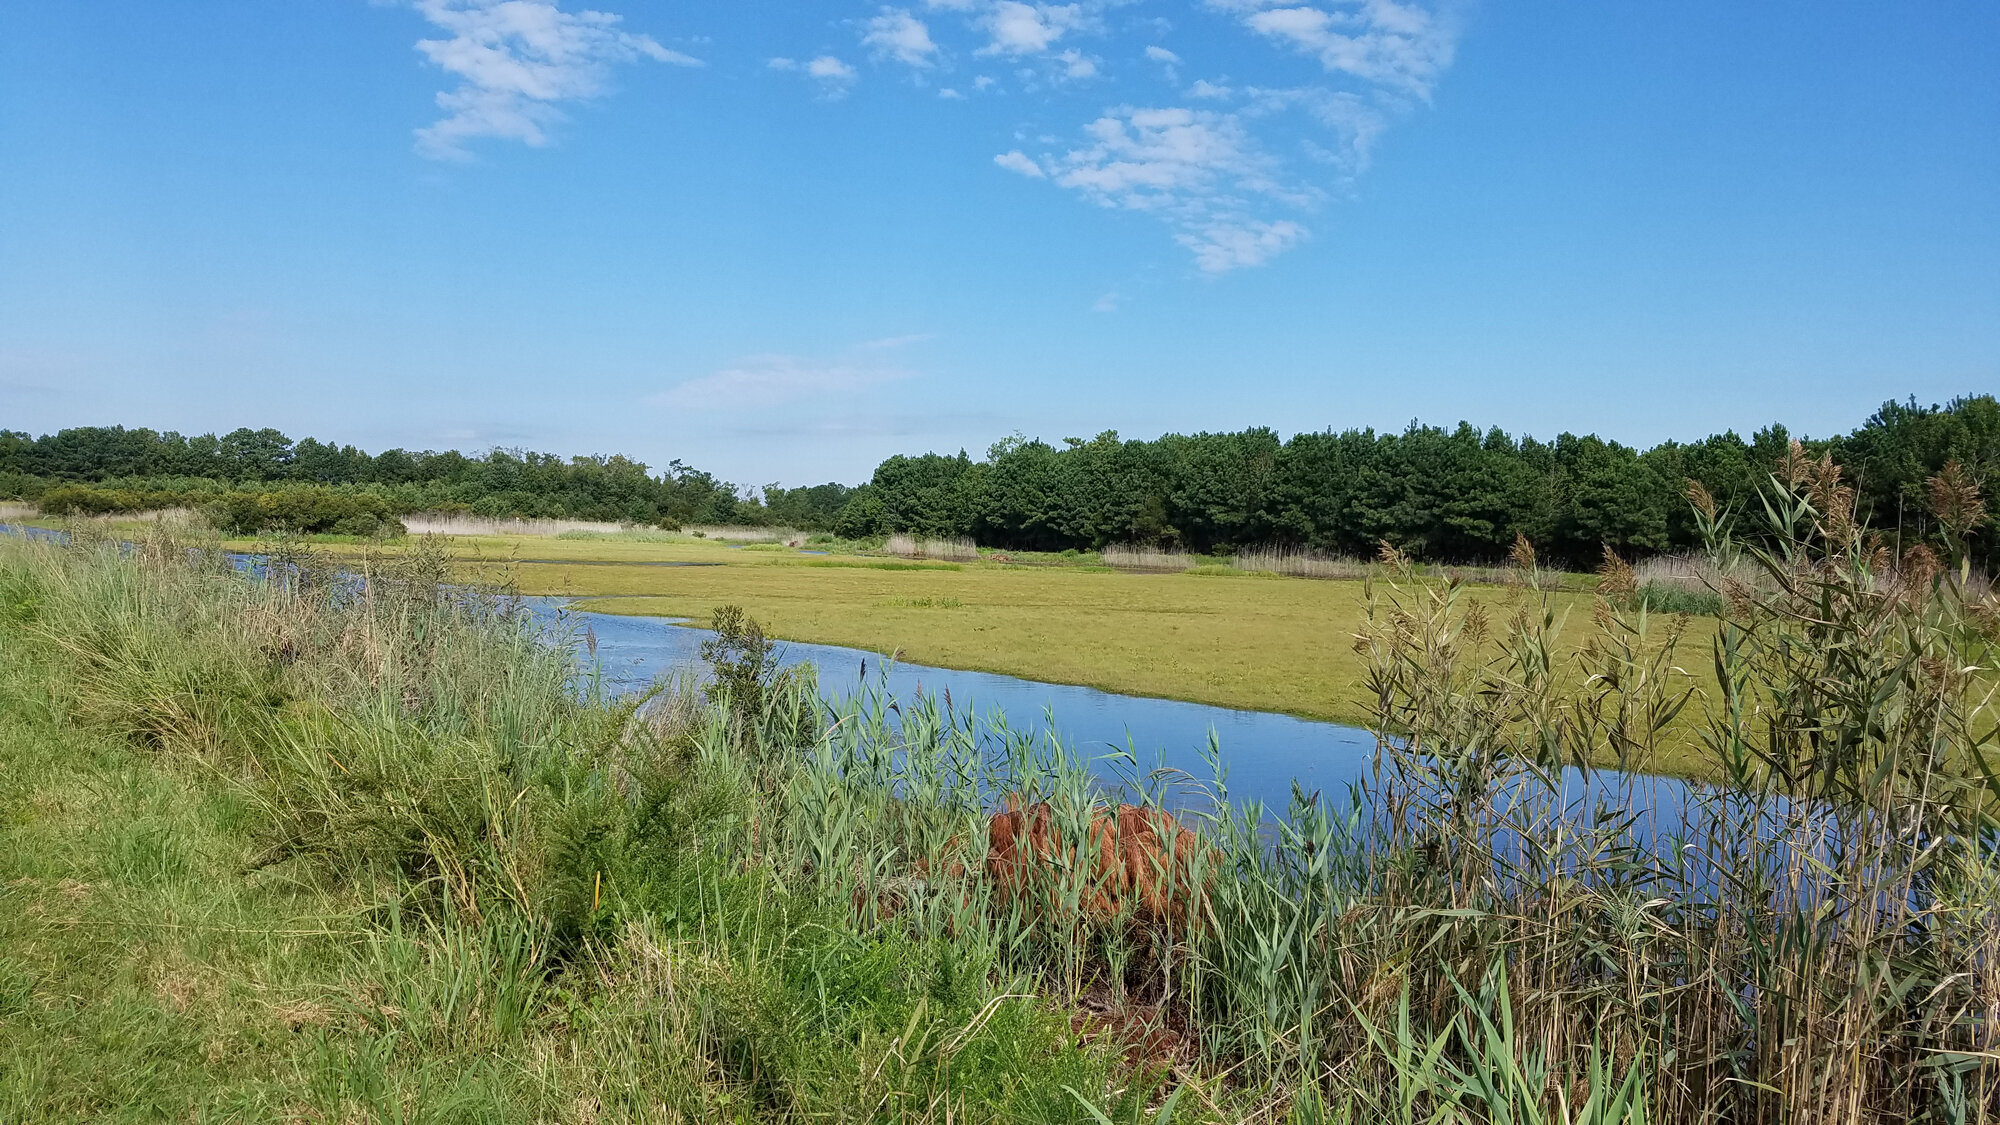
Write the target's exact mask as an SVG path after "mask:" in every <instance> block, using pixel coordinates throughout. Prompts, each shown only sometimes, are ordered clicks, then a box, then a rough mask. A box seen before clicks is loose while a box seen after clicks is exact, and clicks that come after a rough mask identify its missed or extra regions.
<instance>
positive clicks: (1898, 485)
mask: <svg viewBox="0 0 2000 1125" xmlns="http://www.w3.org/2000/svg"><path fill="white" fill-rule="evenodd" d="M1789 443H1790V435H1789V434H1788V433H1787V431H1786V430H1785V428H1784V427H1782V426H1777V425H1774V426H1771V427H1769V428H1767V429H1763V430H1759V431H1758V432H1757V433H1755V434H1753V435H1752V436H1751V437H1750V438H1748V439H1745V438H1742V437H1739V436H1738V435H1737V434H1735V433H1733V432H1731V433H1723V434H1718V435H1715V436H1713V437H1710V438H1707V439H1704V440H1702V441H1699V442H1694V443H1687V444H1684V443H1679V442H1667V443H1664V444H1662V445H1659V446H1656V447H1654V448H1652V449H1649V450H1644V451H1641V450H1637V449H1633V448H1630V447H1627V446H1624V445H1620V444H1619V443H1617V442H1611V441H1606V440H1603V439H1601V438H1598V437H1595V436H1590V435H1586V436H1582V437H1578V436H1576V435H1573V434H1561V435H1558V436H1557V437H1556V438H1555V439H1554V440H1552V441H1538V440H1536V439H1534V438H1529V437H1521V438H1518V439H1517V438H1514V437H1511V436H1509V435H1507V434H1505V433H1502V432H1501V431H1499V430H1489V431H1485V432H1482V431H1480V430H1477V429H1475V428H1474V427H1472V426H1470V425H1467V424H1463V423H1462V424H1460V425H1459V426H1458V427H1457V428H1455V429H1445V428H1439V427H1431V426H1419V425H1416V424H1414V423H1413V424H1412V425H1411V426H1410V428H1409V429H1407V430H1405V431H1403V432H1401V433H1377V432H1375V431H1373V430H1348V431H1344V432H1340V433H1335V432H1333V431H1330V430H1329V431H1325V432H1317V433H1301V434H1297V435H1294V436H1293V437H1291V438H1289V439H1286V440H1280V439H1279V437H1278V436H1277V435H1276V434H1275V433H1273V432H1272V431H1270V430H1268V429H1252V430H1245V431H1242V432H1240V433H1222V434H1211V433H1202V434H1193V435H1183V434H1168V435H1165V436H1163V437H1160V438H1158V439H1156V440H1153V441H1133V440H1124V439H1121V438H1119V436H1118V435H1117V434H1116V433H1115V432H1109V431H1107V432H1106V433H1103V434H1099V435H1098V436H1097V437H1095V438H1093V439H1091V440H1089V441H1070V442H1066V443H1065V447H1064V448H1060V449H1058V448H1055V447H1052V446H1050V445H1048V444H1046V443H1043V442H1040V441H1030V440H1027V439H1025V438H1021V437H1018V436H1017V437H1014V438H1009V439H1007V440H1005V441H1001V442H996V443H995V444H994V445H993V446H992V448H991V449H989V450H988V452H987V456H986V458H985V459H984V460H980V461H974V460H972V459H970V458H969V457H967V456H966V455H965V454H964V453H962V452H961V453H959V454H958V455H956V456H944V455H940V454H925V455H923V456H919V457H910V456H900V455H899V456H895V457H891V458H889V459H888V460H886V461H884V462H883V463H882V464H881V465H880V466H879V467H878V468H877V469H876V471H875V475H874V478H873V480H872V481H871V482H870V483H869V484H868V485H867V486H865V487H864V488H862V489H860V490H858V491H857V492H856V493H855V495H854V497H853V498H852V499H851V500H850V501H849V502H848V506H847V508H845V509H843V510H842V512H841V514H840V516H839V517H838V519H837V520H836V526H838V527H841V528H842V529H843V530H842V534H844V535H862V534H886V533H890V532H908V533H912V534H916V535H921V536H933V537H940V538H949V537H952V536H967V537H970V538H972V539H974V540H976V541H978V542H980V543H982V544H986V545H989V546H996V547H1003V548H1007V549H1010V550H1046V551H1059V550H1066V549H1084V550H1089V549H1095V548H1101V547H1104V546H1107V545H1110V544H1120V543H1136V544H1145V545H1155V546H1179V547H1183V548H1186V549H1190V550H1194V551H1199V552H1214V553H1222V554H1228V553H1232V552H1234V551H1237V550H1240V549H1243V548H1250V547H1259V546H1264V545H1270V544H1288V545H1292V546H1295V547H1299V548H1304V549H1307V550H1311V551H1316V552H1321V553H1325V554H1331V555H1345V556H1353V557H1371V556H1373V555H1374V554H1375V552H1376V549H1377V547H1378V546H1379V544H1380V543H1382V542H1383V541H1385V540H1386V541H1387V542H1390V543H1392V544H1394V545H1395V546H1396V547H1397V548H1398V549H1400V550H1402V551H1403V552H1404V553H1405V554H1408V555H1410V556H1412V557H1415V558H1420V559H1428V560H1432V561H1443V562H1466V563H1471V562H1494V561H1498V560H1500V559H1503V558H1505V557H1506V556H1507V555H1508V554H1509V552H1510V550H1511V548H1512V547H1513V544H1514V542H1515V539H1516V537H1517V536H1523V537H1525V538H1526V539H1528V540H1530V541H1531V542H1532V543H1533V545H1534V548H1535V549H1536V550H1537V551H1538V552H1539V553H1540V554H1541V556H1542V558H1543V559H1544V561H1545V562H1549V563H1553V564H1557V565H1561V566H1567V567H1570V568H1573V569H1585V570H1587V569H1589V568H1591V567H1593V566H1595V565H1596V561H1597V559H1598V555H1599V552H1600V551H1601V550H1602V549H1603V548H1604V547H1606V546H1609V547H1611V548H1612V549H1613V550H1615V551H1617V552H1619V553H1620V554H1621V555H1623V556H1625V557H1628V558H1634V557H1640V556H1645V555H1651V554H1656V553H1659V552H1663V551H1668V550H1686V549H1691V548H1695V547H1698V546H1699V545H1700V532H1699V528H1698V527H1697V525H1696V522H1695V520H1694V519H1693V516H1692V515H1691V513H1690V510H1689V508H1688V505H1687V504H1686V503H1684V502H1683V500H1682V497H1683V495H1684V492H1685V489H1686V486H1687V484H1688V482H1690V481H1695V482H1699V483H1701V484H1702V485H1703V486H1704V487H1705V488H1706V489H1707V490H1708V492H1709V493H1710V494H1711V495H1712V496H1714V497H1715V498H1716V499H1717V500H1718V501H1719V502H1720V503H1721V504H1722V505H1723V506H1724V507H1725V508H1735V509H1743V508H1745V507H1748V506H1750V505H1753V504H1755V503H1756V497H1757V488H1758V485H1759V483H1760V482H1761V481H1764V480H1766V479H1767V478H1768V476H1769V474H1771V473H1772V472H1773V471H1775V470H1776V469H1777V468H1778V467H1779V465H1780V463H1781V462H1782V461H1783V460H1784V458H1785V457H1786V455H1787V450H1788V448H1789ZM1813 449H1814V451H1815V452H1817V451H1819V450H1821V449H1827V450H1831V451H1832V452H1833V453H1834V455H1835V457H1836V460H1837V461H1838V462H1839V463H1841V464H1843V465H1845V466H1847V467H1848V469H1849V474H1850V476H1852V477H1856V478H1858V479H1860V480H1861V481H1863V482H1864V488H1863V497H1862V501H1863V502H1862V513H1861V514H1862V517H1863V519H1864V520H1865V521H1867V522H1869V523H1870V525H1871V526H1874V527H1877V528H1879V529H1882V530H1884V531H1885V532H1900V533H1902V534H1903V535H1904V536H1905V538H1906V539H1915V540H1927V541H1935V539H1936V535H1937V525H1936V523H1935V521H1934V520H1932V519H1931V518H1930V517H1929V516H1928V514H1927V511H1928V509H1927V506H1926V504H1925V502H1924V500H1925V498H1924V497H1923V495H1922V493H1923V490H1924V488H1925V485H1924V481H1925V480H1926V479H1927V478H1928V477H1930V476H1932V475H1934V474H1936V473H1937V472H1939V471H1940V470H1941V469H1942V467H1943V466H1944V465H1945V464H1946V463H1947V462H1948V461H1950V460H1953V459H1956V460H1958V461H1960V462H1961V463H1962V464H1963V465H1964V466H1965V467H1966V470H1967V472H1968V473H1969V474H1970V475H1971V477H1972V478H1973V479H1975V480H1987V479H1992V478H1994V477H1996V476H2000V406H1996V404H1995V402H1994V399H1993V398H1992V396H1990V395H1979V396H1974V397H1967V398H1961V399H1956V400H1954V401H1952V402H1951V403H1949V404H1947V405H1945V406H1942V407H1931V408H1928V409H1924V408H1918V407H1916V406H1915V405H1914V404H1911V405H1908V406H1897V405H1896V404H1893V403H1891V404H1888V405H1886V406H1884V407H1883V409H1882V411H1881V412H1879V413H1878V414H1877V415H1876V416H1875V417H1873V418H1871V419H1870V420H1869V421H1868V422H1867V423H1866V424H1865V425H1864V426H1862V427H1861V428H1860V429H1859V430H1857V431H1855V432H1854V433H1853V434H1851V435H1848V436H1847V437H1844V438H1838V439H1835V440H1833V441H1831V442H1825V443H1816V444H1815V445H1814V447H1813ZM1987 526H1988V527H1989V528H1990V527H1991V526H1992V524H1991V521H1990V520H1989V521H1988V525H1987ZM1991 539H1992V537H1991V536H1990V535H1989V536H1988V537H1987V539H1986V540H1985V542H1987V543H1990V542H1991ZM1906 545H1907V544H1906Z"/></svg>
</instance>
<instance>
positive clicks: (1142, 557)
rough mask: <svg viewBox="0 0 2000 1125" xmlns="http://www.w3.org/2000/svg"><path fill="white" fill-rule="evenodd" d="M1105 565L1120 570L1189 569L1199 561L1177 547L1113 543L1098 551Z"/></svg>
mask: <svg viewBox="0 0 2000 1125" xmlns="http://www.w3.org/2000/svg"><path fill="white" fill-rule="evenodd" d="M1098 555H1099V558H1100V559H1101V560H1102V561H1103V563H1104V565H1105V566H1113V567H1117V568H1119V569H1120V570H1164V571H1180V570H1191V569H1193V568H1194V567H1195V565H1196V564H1197V563H1198V562H1199V561H1200V560H1198V559H1196V558H1195V557H1194V556H1193V555H1190V554H1188V553H1187V552H1186V551H1183V550H1181V549H1179V548H1177V547H1149V546H1146V545H1144V544H1136V543H1113V544H1110V545H1108V546H1106V547H1105V548H1104V549H1103V550H1102V551H1100V552H1099V553H1098Z"/></svg>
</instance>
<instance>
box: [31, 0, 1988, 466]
mask: <svg viewBox="0 0 2000 1125" xmlns="http://www.w3.org/2000/svg"><path fill="white" fill-rule="evenodd" d="M600 2H601V4H602V5H603V6H602V8H601V10H593V9H591V8H588V7H586V6H584V5H583V4H580V3H572V2H570V0H561V2H555V3H552V2H548V0H507V2H492V0H415V2H407V3H381V2H376V3H371V2H368V0H283V2H272V0H240V2H199V0H190V2H187V3H174V4H160V3H157V2H152V3H125V2H120V0H96V2H93V3H90V4H77V3H74V2H73V0H9V2H8V3H7V4H6V5H5V6H4V7H0V427H6V428H13V429H27V430H33V431H36V432H40V431H43V430H48V429H54V428H58V427H61V426H66V425H80V424H108V423H123V424H126V425H150V426H154V427H157V428H173V429H180V430H183V431H187V432H199V431H207V430H226V429H230V428H233V427H236V426H239V425H252V426H261V425H276V426H278V427H280V428H282V429H284V430H286V431H287V432H288V433H291V434H293V435H294V436H304V435H307V434H311V435H315V436H319V437H323V438H329V439H338V440H344V441H352V442H356V443H359V444H362V445H364V446H365V447H368V448H371V449H374V448H383V447H387V446H391V445H402V446H406V447H411V448H427V447H428V448H445V447H453V446H455V447H460V448H467V449H476V448H483V447H487V446H491V445H495V444H498V445H508V446H514V445H525V446H528V447H531V448H537V449H546V450H550V451H555V452H562V453H592V452H620V451H622V452H628V453H632V454H634V455H637V456H639V457H641V458H643V459H645V460H647V461H649V462H650V463H653V464H656V465H659V464H664V463H665V462H666V461H667V460H668V459H669V458H673V457H679V458H682V459H683V460H686V461H688V462H691V463H693V464H696V465H699V466H702V467H705V468H709V469H711V471H714V472H717V473H719V474H721V475H723V476H725V477H727V478H729V479H732V480H736V481H739V482H742V483H745V484H762V483H764V482H766V481H782V482H785V483H790V484H797V483H810V482H817V481H820V480H826V479H842V480H849V481H853V480H858V479H862V478H865V476H866V475H867V473H868V471H869V470H870V469H871V468H872V466H873V465H874V464H875V462H876V461H878V460H879V459H880V458H881V457H883V456H885V455H887V454H889V453H892V452H899V451H920V450H924V449H932V448H936V449H943V450H949V451H955V450H957V449H959V448H961V447H964V448H967V449H970V450H971V451H973V452H974V453H975V454H977V453H978V452H979V451H981V450H983V449H984V448H985V446H986V445H987V444H989V443H990V442H992V441H993V440H995V439H996V438H999V437H1002V436H1004V435H1006V434H1008V433H1011V432H1014V431H1017V430H1018V431H1022V432H1025V433H1027V434H1029V435H1031V436H1041V437H1044V438H1047V439H1049V440H1056V439H1060V438H1062V437H1065V436H1088V435H1090V434H1094V433H1096V432H1098V431H1100V430H1103V429H1108V428H1115V429H1117V430H1119V431H1120V432H1121V433H1124V434H1126V435H1128V436H1146V437H1150V436H1154V435H1156V434H1158V433H1161V432H1163V431H1166V430H1181V431H1194V430H1203V429H1207V430H1215V429H1233V428H1238V427H1242V426H1246V425H1269V426H1273V427H1275V428H1277V429H1279V430H1281V431H1284V432H1292V431H1297V430H1310V429H1320V428H1323V427H1327V426H1333V427H1336V428H1345V427H1348V426H1370V425H1372V426H1376V427H1386V428H1400V427H1401V426H1402V425H1404V424H1406V423H1407V422H1408V421H1409V420H1410V419H1412V418H1421V419H1424V420H1426V421H1431V422H1438V423H1445V424H1449V423H1453V422H1456V421H1458V420H1459V419H1461V418H1463V419H1469V420H1471V421H1473V422H1475V423H1477V424H1480V425H1500V426H1503V427H1506V428H1508V429H1510V430H1514V431H1517V432H1520V431H1527V432H1533V433H1536V434H1539V435H1543V436H1551V435H1553V434H1555V433H1556V432H1558V431H1561V430H1572V431H1578V432H1581V431H1587V430H1589V431H1596V432H1598V433H1602V434H1604V435H1606V436H1608V437H1614V438H1618V439H1620V440H1624V441H1628V442H1633V443H1639V444H1650V443H1652V442H1655V441H1658V440H1660V439H1663V438H1669V437H1699V436H1702V435H1704V434H1707V433H1709V432H1712V431H1715V430H1720V429H1724V428H1731V427H1733V428H1737V429H1746V430H1747V429H1749V428H1753V427H1756V426H1758V425H1761V424H1764V423H1766V422H1769V421H1771V420H1773V419H1782V420H1784V421H1786V422H1788V423H1789V424H1792V425H1793V426H1794V427H1795V428H1799V429H1803V430H1806V431H1808V432H1812V433H1827V432H1832V431H1836V430H1845V429H1847V428H1849V427H1851V426H1852V425H1854V424H1855V423H1857V422H1858V421H1859V420H1860V419H1861V418H1862V417H1864V416H1865V415H1866V414H1867V413H1868V412H1869V411H1870V410H1871V409H1873V407H1874V406H1875V405H1876V404H1878V403H1879V402H1880V401H1881V400H1883V399H1885V398H1889V397H1898V398H1900V397H1903V396H1905V395H1909V394H1915V395H1916V396H1917V397H1918V398H1920V399H1923V400H1926V401H1929V400H1935V399H1942V398H1946V397H1949V396H1951V395H1953V394H1958V393H1965V392H1977V391H1992V390H1995V389H1996V388H2000V9H1995V8H1994V7H1993V6H1992V5H1991V4H1990V3H1959V4H1954V3H1948V2H1942V0H1941V2H1937V3H1925V4H1920V5H1909V6H1884V5H1879V4H1847V3H1827V2H1816V3H1776V2H1774V3H1760V4H1742V3H1738V2H1715V3H1708V2H1689V3H1676V4H1667V3H1650V4H1575V3H1557V2H1533V0H1524V2H1519V3H1503V2H1499V0H1489V2H1485V3H1480V2H1466V3H1456V2H1445V3H1428V4H1426V3H1415V2H1412V3H1407V4H1399V3H1390V2H1387V0H1380V2H1365V0H1364V2H1359V3H1357V2H1338V3H1336V2H1333V0H1176V2H1168V0H1124V2H1113V0H1077V2H1075V3H1067V4H1052V3H1034V4H1029V3H1020V2H1017V0H908V2H905V3H902V4H891V5H884V4H881V3H874V2H869V3H848V2H846V0H838V2H836V0H822V2H819V3H813V4H789V5H788V4H770V3H754V2H745V0H733V2H731V0H713V2H707V0H704V2H678V3H667V2H655V0H600Z"/></svg>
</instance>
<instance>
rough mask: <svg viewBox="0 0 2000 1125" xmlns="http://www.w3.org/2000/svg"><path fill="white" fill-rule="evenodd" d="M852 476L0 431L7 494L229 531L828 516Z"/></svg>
mask: <svg viewBox="0 0 2000 1125" xmlns="http://www.w3.org/2000/svg"><path fill="white" fill-rule="evenodd" d="M852 491H853V489H851V488H848V487H847V486H845V485H840V484H826V485H817V486H809V487H804V488H791V489H787V488H782V487H780V486H778V485H770V486H767V487H766V488H765V489H764V491H763V495H762V496H761V497H758V496H755V495H751V494H748V493H747V492H746V491H745V490H743V489H739V488H738V487H737V486H736V485H734V484H732V483H730V482H728V481H724V480H720V479H718V478H717V477H715V476H714V475H712V474H710V473H707V472H703V471H701V470H699V469H695V468H691V467H689V466H687V465H684V464H682V463H681V462H680V461H672V462H670V463H669V464H668V465H667V468H666V470H665V471H663V472H659V473H654V472H653V471H651V470H650V469H649V468H648V467H647V466H646V465H644V464H642V463H640V462H638V461H634V460H632V459H630V458H628V457H623V456H617V455H613V456H594V457H569V458H564V457H559V456H556V455H553V454H547V453H534V452H528V451H523V450H509V449H494V450H490V451H488V452H486V453H482V454H474V455H468V454H464V453H460V452H458V451H456V450H447V451H445V452H442V453H439V452H433V451H428V450H426V451H422V452H413V451H410V450H405V449H390V450H385V451H383V452H381V453H377V454H372V455H371V454H369V453H366V452H363V451H362V450H360V449H357V448H355V447H354V446H352V445H336V444H332V443H328V442H322V441H319V440H317V439H315V438H310V437H308V438H302V439H300V440H298V441H293V440H292V439H291V438H289V437H287V436H286V435H285V434H283V433H281V432H280V431H278V430H275V429H261V430H251V429H247V428H246V429H239V430H235V431H232V432H230V433H227V434H223V435H221V436H217V435H214V434H202V435H199V436H195V437H187V436H184V435H182V434H179V433H174V432H158V431H154V430H150V429H143V428H139V429H127V428H125V427H123V426H80V427H76V428H72V429H66V430H61V431H59V432H57V433H53V434H45V435H42V436H40V437H34V436H31V435H29V434H26V433H21V432H18V431H13V430H0V496H5V497H7V498H10V499H17V500H30V501H36V502H38V503H41V504H42V506H43V508H44V510H54V511H58V512H67V511H78V512H85V513H103V512H112V511H130V510H140V509H147V508H159V507H173V506H189V507H201V508H204V509H206V510H210V511H217V512H222V513H224V515H225V521H226V522H228V523H229V524H230V526H231V529H232V530H258V529H260V528H262V527H271V526H282V527H289V528H291V529H293V530H303V531H329V530H341V531H350V532H354V533H362V534H365V533H367V532H368V531H369V530H371V529H373V528H375V527H379V526H383V525H384V524H385V523H386V521H387V520H389V519H391V518H393V517H394V516H396V515H407V514H409V513H412V512H421V511H438V512H465V513H470V514H474V515H482V516H492V517H496V518H510V517H519V518H537V519H581V520H604V521H616V522H623V523H632V524H641V525H647V526H678V525H683V524H704V523H708V524H767V523H788V524H792V525H795V526H826V525H830V524H831V522H832V519H833V516H834V514H835V513H836V512H837V511H838V510H839V509H840V507H841V506H842V505H844V504H845V503H846V501H847V498H848V496H849V494H850V493H851V492H852Z"/></svg>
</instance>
